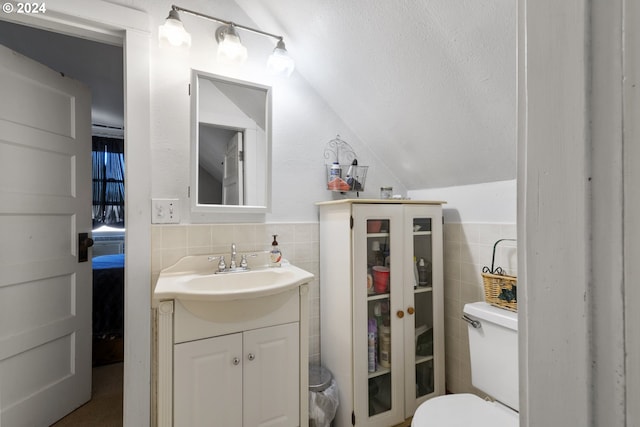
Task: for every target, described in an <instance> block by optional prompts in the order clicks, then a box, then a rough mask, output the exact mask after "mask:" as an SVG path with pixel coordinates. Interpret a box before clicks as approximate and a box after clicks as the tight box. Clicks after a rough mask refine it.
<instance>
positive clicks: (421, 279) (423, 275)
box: [418, 258, 429, 286]
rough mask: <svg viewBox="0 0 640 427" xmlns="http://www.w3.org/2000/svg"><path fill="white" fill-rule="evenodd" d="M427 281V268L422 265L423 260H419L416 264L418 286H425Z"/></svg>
mask: <svg viewBox="0 0 640 427" xmlns="http://www.w3.org/2000/svg"><path fill="white" fill-rule="evenodd" d="M428 280H429V279H428V271H427V266H426V265H425V263H424V258H420V262H419V263H418V286H427V285H428Z"/></svg>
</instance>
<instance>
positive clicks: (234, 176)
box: [222, 132, 244, 205]
mask: <svg viewBox="0 0 640 427" xmlns="http://www.w3.org/2000/svg"><path fill="white" fill-rule="evenodd" d="M243 187H244V182H243V175H242V132H236V133H235V134H234V135H233V137H231V139H230V140H229V142H227V150H226V152H225V153H224V175H223V177H222V204H223V205H244V194H243Z"/></svg>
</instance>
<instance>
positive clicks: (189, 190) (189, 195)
mask: <svg viewBox="0 0 640 427" xmlns="http://www.w3.org/2000/svg"><path fill="white" fill-rule="evenodd" d="M187 198H188V199H190V198H191V186H190V185H189V186H188V187H187Z"/></svg>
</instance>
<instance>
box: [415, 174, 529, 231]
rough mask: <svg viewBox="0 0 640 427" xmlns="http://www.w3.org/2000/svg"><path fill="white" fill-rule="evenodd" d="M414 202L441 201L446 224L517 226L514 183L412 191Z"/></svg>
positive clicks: (491, 183)
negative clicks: (503, 224)
mask: <svg viewBox="0 0 640 427" xmlns="http://www.w3.org/2000/svg"><path fill="white" fill-rule="evenodd" d="M407 195H408V196H409V197H410V198H412V199H415V200H443V201H445V202H447V203H446V204H445V205H443V208H444V221H445V223H465V222H467V223H468V222H476V223H507V224H515V223H516V213H517V209H516V207H517V184H516V180H515V179H514V180H509V181H497V182H486V183H482V184H474V185H461V186H456V187H446V188H432V189H424V190H412V191H409V192H408V193H407Z"/></svg>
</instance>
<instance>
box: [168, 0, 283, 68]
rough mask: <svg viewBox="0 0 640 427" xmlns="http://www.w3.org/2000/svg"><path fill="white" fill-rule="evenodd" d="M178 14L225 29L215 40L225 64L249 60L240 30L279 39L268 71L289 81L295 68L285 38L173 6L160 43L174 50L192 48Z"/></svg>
mask: <svg viewBox="0 0 640 427" xmlns="http://www.w3.org/2000/svg"><path fill="white" fill-rule="evenodd" d="M178 12H184V13H187V14H189V15H193V16H198V17H200V18H204V19H208V20H210V21H215V22H218V23H220V24H223V25H222V26H220V27H218V29H217V30H216V33H215V36H216V40H217V41H218V54H217V59H218V61H219V62H222V63H227V64H228V63H243V62H244V61H246V59H247V48H246V47H245V46H243V45H242V42H241V41H240V36H239V35H238V31H237V30H238V29H240V30H245V31H250V32H252V33H255V34H260V35H263V36H265V37H271V38H274V39H277V40H278V42H277V43H276V47H275V49H274V50H273V52H272V53H271V56H269V59H268V61H267V70H268V71H269V72H270V73H272V74H284V75H286V76H287V77H289V76H290V75H291V73H292V72H293V69H294V68H295V63H294V61H293V58H291V56H289V52H287V49H286V47H285V45H284V40H283V37H282V36H278V35H276V34H271V33H267V32H266V31H262V30H257V29H255V28H251V27H247V26H244V25H240V24H236V23H234V22H231V21H227V20H225V19H220V18H216V17H214V16H209V15H205V14H203V13H199V12H195V11H193V10H189V9H185V8H182V7H180V6H176V5H172V6H171V11H169V16H168V17H167V19H166V20H165V23H164V24H163V25H161V26H160V28H159V30H158V37H159V38H160V40H161V41H162V40H165V41H167V42H168V43H169V44H171V45H172V46H183V45H186V46H191V35H190V34H189V33H188V32H187V31H186V30H185V29H184V25H183V24H182V21H181V20H180V15H179V14H178Z"/></svg>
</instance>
